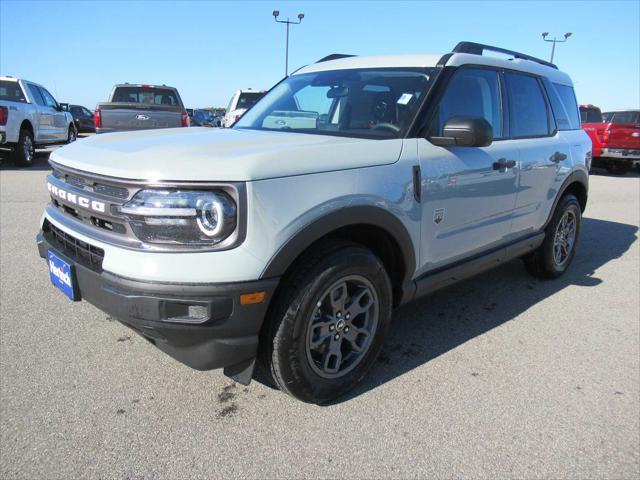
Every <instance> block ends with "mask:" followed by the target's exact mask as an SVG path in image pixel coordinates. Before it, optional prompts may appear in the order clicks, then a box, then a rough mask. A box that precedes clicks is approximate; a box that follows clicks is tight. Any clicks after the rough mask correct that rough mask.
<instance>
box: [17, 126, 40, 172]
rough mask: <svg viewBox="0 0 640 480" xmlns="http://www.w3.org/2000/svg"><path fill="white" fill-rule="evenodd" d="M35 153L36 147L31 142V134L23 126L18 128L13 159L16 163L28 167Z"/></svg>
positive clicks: (31, 163)
mask: <svg viewBox="0 0 640 480" xmlns="http://www.w3.org/2000/svg"><path fill="white" fill-rule="evenodd" d="M35 154H36V149H35V145H34V143H33V135H32V134H31V132H30V131H29V130H27V129H26V128H23V129H22V130H20V136H19V137H18V144H17V145H16V148H15V150H14V152H13V156H14V160H15V162H16V164H17V165H20V166H23V167H30V166H31V165H33V159H34V157H35Z"/></svg>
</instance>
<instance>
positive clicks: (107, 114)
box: [94, 83, 189, 133]
mask: <svg viewBox="0 0 640 480" xmlns="http://www.w3.org/2000/svg"><path fill="white" fill-rule="evenodd" d="M94 118H95V126H96V133H108V132H123V131H127V130H149V129H154V128H174V127H188V126H189V116H188V115H187V111H186V109H185V108H184V105H183V103H182V100H181V99H180V95H179V94H178V90H176V89H175V88H173V87H167V86H166V85H134V84H130V83H125V84H121V85H116V86H115V87H113V90H112V91H111V96H110V97H109V101H108V102H103V103H99V104H98V105H97V106H96V111H95V116H94Z"/></svg>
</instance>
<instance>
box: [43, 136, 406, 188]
mask: <svg viewBox="0 0 640 480" xmlns="http://www.w3.org/2000/svg"><path fill="white" fill-rule="evenodd" d="M401 150H402V139H392V140H367V139H358V138H345V137H332V136H327V135H309V134H301V133H287V132H272V131H259V130H236V129H214V130H212V129H210V128H202V127H192V128H172V129H160V130H145V131H137V132H123V133H108V134H100V135H94V136H91V137H87V138H84V139H81V140H78V141H76V142H74V143H71V144H69V145H66V146H64V147H62V148H60V149H58V150H56V151H55V152H53V153H52V154H51V160H52V161H54V162H56V163H59V164H61V165H64V166H67V167H71V168H75V169H77V170H83V171H86V172H91V173H95V174H99V175H107V176H111V177H118V178H126V179H131V180H149V181H160V180H183V181H251V180H263V179H267V178H276V177H285V176H291V175H304V174H310V173H319V172H326V171H335V170H346V169H351V168H360V167H369V166H375V165H383V164H388V163H394V162H395V161H397V160H398V158H399V157H400V153H401Z"/></svg>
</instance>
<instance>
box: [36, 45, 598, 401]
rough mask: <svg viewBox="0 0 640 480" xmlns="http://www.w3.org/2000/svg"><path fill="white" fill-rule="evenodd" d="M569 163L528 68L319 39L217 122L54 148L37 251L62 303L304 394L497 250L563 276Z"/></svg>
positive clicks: (558, 115) (536, 75) (573, 234)
mask: <svg viewBox="0 0 640 480" xmlns="http://www.w3.org/2000/svg"><path fill="white" fill-rule="evenodd" d="M486 51H494V52H499V53H501V54H506V55H507V56H509V57H510V59H509V60H507V59H500V58H495V57H494V56H486V55H484V53H485V52H486ZM590 162H591V142H590V140H589V138H588V137H587V135H586V133H585V132H584V131H583V130H582V129H581V128H580V116H579V112H578V106H577V104H576V99H575V96H574V92H573V87H572V83H571V80H570V78H569V77H568V75H566V74H565V73H562V72H560V71H559V70H558V69H557V68H556V66H555V65H552V64H550V63H548V62H545V61H542V60H539V59H536V58H533V57H530V56H528V55H524V54H521V53H518V52H513V51H509V50H504V49H500V48H495V47H489V46H487V45H480V44H475V43H469V42H464V43H460V44H458V45H457V46H456V47H455V49H454V50H453V52H451V53H448V54H445V55H400V56H382V57H356V56H344V55H331V56H329V57H328V58H325V59H322V60H320V61H319V62H317V63H315V64H312V65H309V66H306V67H303V68H301V69H299V70H298V71H296V72H294V73H293V74H292V75H290V76H289V77H287V78H285V79H284V80H282V81H281V82H280V83H279V84H277V85H276V86H274V87H273V88H272V89H271V90H270V91H269V92H268V93H267V94H266V95H265V96H264V97H263V98H262V99H261V100H260V101H259V102H258V103H257V104H256V105H255V106H253V107H252V108H251V109H250V110H248V111H247V112H246V113H245V114H244V115H243V116H242V118H240V119H239V120H238V122H237V123H236V124H235V125H234V126H233V128H230V129H204V128H203V129H196V128H189V129H181V128H176V129H166V130H153V131H152V130H149V131H137V132H126V133H114V134H112V135H97V136H94V137H91V138H88V139H85V140H84V141H82V142H76V143H74V144H71V145H69V146H66V147H63V148H61V149H59V150H57V151H56V152H54V153H53V154H52V155H51V165H52V168H53V172H52V174H51V175H50V176H49V177H48V185H47V188H48V189H49V192H50V195H51V203H50V204H49V205H48V206H47V208H46V210H45V213H44V215H43V218H42V224H41V225H42V231H41V232H40V234H39V235H38V247H39V251H40V255H41V256H42V257H43V258H45V259H46V260H47V264H48V267H49V274H50V277H51V281H52V283H53V284H54V285H55V286H56V287H58V288H59V289H60V290H61V291H62V292H63V293H64V294H65V295H66V296H67V297H69V298H70V299H71V300H80V299H84V300H87V301H89V302H91V303H93V304H94V305H96V306H97V307H98V308H101V309H102V310H104V311H105V312H108V313H109V314H110V315H112V316H113V317H114V318H117V319H118V320H120V321H121V322H122V323H123V324H125V325H127V326H129V327H130V328H132V329H133V330H135V331H136V332H137V333H139V334H140V335H142V336H143V337H144V338H146V339H148V340H149V341H150V342H151V343H152V344H154V345H155V346H156V347H158V348H159V349H161V350H163V351H164V352H166V353H167V354H169V355H171V356H172V357H174V358H175V359H177V360H179V361H180V362H182V363H184V364H186V365H189V366H191V367H193V368H197V369H201V370H208V369H214V368H224V371H225V374H226V375H228V376H230V377H232V378H234V379H235V380H237V381H239V382H242V383H247V382H249V381H250V380H251V378H252V377H253V375H254V369H255V368H256V366H257V367H258V368H261V369H262V370H263V372H264V374H265V375H264V376H265V377H266V379H267V381H268V382H270V383H271V384H273V385H274V386H275V387H277V388H280V389H281V390H283V391H284V392H286V393H288V394H290V395H293V396H294V397H296V398H298V399H301V400H303V401H306V402H317V403H323V402H327V401H330V400H332V399H334V398H335V397H337V396H339V395H341V394H343V393H345V392H346V391H347V390H349V389H350V388H352V387H353V386H354V385H355V384H356V383H357V382H358V381H360V380H361V379H362V378H363V376H364V375H365V373H366V372H367V371H368V370H369V368H370V367H371V366H372V365H373V363H374V361H375V359H376V356H377V355H378V353H379V351H380V348H381V347H382V344H383V341H384V338H385V334H386V332H387V329H388V327H389V325H390V324H391V322H392V311H393V309H394V308H395V307H397V306H399V305H401V304H404V303H406V302H409V301H411V300H414V299H416V298H419V297H421V296H423V295H426V294H429V293H431V292H434V291H435V290H437V289H439V288H442V287H445V286H447V285H450V284H452V283H454V282H457V281H459V280H462V279H465V278H468V277H470V276H471V275H474V274H476V273H479V272H482V271H484V270H487V269H489V268H491V267H494V266H496V265H500V264H502V263H504V262H506V261H509V260H511V259H515V258H522V259H523V260H524V264H525V265H526V268H527V269H528V270H529V272H531V273H532V274H534V275H536V276H539V277H543V278H554V277H558V276H560V275H562V274H563V273H564V272H565V271H566V270H567V268H569V265H570V264H571V262H572V260H573V258H574V255H575V253H576V245H577V242H578V238H579V235H580V224H581V218H582V213H583V211H584V209H585V207H586V203H587V190H588V171H589V166H590Z"/></svg>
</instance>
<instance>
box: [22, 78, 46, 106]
mask: <svg viewBox="0 0 640 480" xmlns="http://www.w3.org/2000/svg"><path fill="white" fill-rule="evenodd" d="M27 87H28V88H29V93H30V94H31V96H32V97H33V99H34V100H35V102H36V103H37V104H38V105H42V106H44V105H46V103H45V102H44V98H43V97H42V94H41V93H40V89H39V88H38V87H36V86H35V85H32V84H31V83H27Z"/></svg>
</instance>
